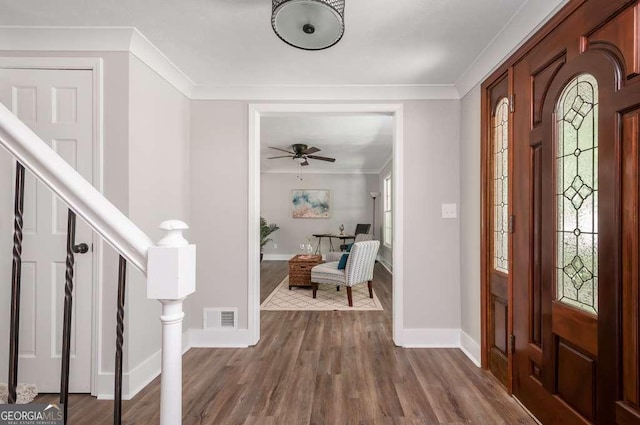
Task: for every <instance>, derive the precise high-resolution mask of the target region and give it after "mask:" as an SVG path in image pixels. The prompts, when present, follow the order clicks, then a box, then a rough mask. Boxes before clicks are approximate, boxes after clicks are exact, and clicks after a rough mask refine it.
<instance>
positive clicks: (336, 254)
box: [324, 233, 373, 263]
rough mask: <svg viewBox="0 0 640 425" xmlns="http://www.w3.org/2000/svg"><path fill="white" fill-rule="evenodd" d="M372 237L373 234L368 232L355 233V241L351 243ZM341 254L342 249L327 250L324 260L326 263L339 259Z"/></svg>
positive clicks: (342, 252)
mask: <svg viewBox="0 0 640 425" xmlns="http://www.w3.org/2000/svg"><path fill="white" fill-rule="evenodd" d="M372 239H373V235H370V234H369V233H360V234H357V235H356V239H355V241H353V243H356V242H364V241H370V240H372ZM342 254H345V252H344V251H331V252H327V253H326V254H325V257H324V261H326V262H327V263H330V262H331V261H340V258H341V257H342Z"/></svg>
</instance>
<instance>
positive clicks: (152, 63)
mask: <svg viewBox="0 0 640 425" xmlns="http://www.w3.org/2000/svg"><path fill="white" fill-rule="evenodd" d="M0 50H3V51H26V52H29V51H39V52H46V51H50V52H128V53H130V54H132V55H133V56H135V57H137V58H138V59H140V60H141V61H142V62H143V63H144V64H146V65H147V66H148V67H149V68H150V69H152V70H153V71H154V72H156V73H157V74H158V75H159V76H160V77H162V78H164V79H165V80H166V81H167V82H168V83H169V84H171V85H172V86H173V87H175V88H176V89H177V90H178V91H179V92H181V93H182V94H183V95H185V96H186V97H187V98H190V97H191V91H192V90H193V87H194V86H195V83H194V82H193V80H191V79H190V78H189V77H188V76H187V75H186V74H185V73H184V72H182V70H181V69H180V68H178V67H177V66H176V65H175V64H174V63H173V62H171V60H170V59H169V58H168V57H166V56H165V55H164V53H162V52H161V51H160V50H159V49H158V48H157V47H156V46H155V45H154V44H153V43H151V42H150V41H149V40H148V39H147V38H146V37H145V36H144V35H142V33H140V31H138V30H137V29H136V28H134V27H22V26H0Z"/></svg>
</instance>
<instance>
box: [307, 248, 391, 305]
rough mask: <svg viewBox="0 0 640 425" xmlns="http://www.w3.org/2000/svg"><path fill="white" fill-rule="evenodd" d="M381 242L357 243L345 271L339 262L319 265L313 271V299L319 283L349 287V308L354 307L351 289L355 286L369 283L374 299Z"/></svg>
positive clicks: (370, 292) (370, 295)
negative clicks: (376, 266)
mask: <svg viewBox="0 0 640 425" xmlns="http://www.w3.org/2000/svg"><path fill="white" fill-rule="evenodd" d="M379 247H380V241H364V242H356V243H354V244H353V247H352V248H351V253H350V254H349V258H348V259H347V265H346V267H345V268H344V269H343V270H340V269H338V263H339V261H332V262H329V263H324V264H319V265H317V266H315V267H313V268H312V269H311V286H312V287H313V298H315V297H316V294H317V292H318V284H319V283H327V284H330V285H336V286H337V287H338V288H340V286H346V287H347V299H348V301H349V307H353V297H352V295H351V294H352V292H351V288H352V287H353V286H354V285H358V284H360V283H365V282H367V284H368V286H369V297H370V298H373V288H372V280H373V267H374V266H375V263H376V256H377V255H378V248H379Z"/></svg>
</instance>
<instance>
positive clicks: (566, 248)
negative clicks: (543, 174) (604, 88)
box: [555, 74, 598, 314]
mask: <svg viewBox="0 0 640 425" xmlns="http://www.w3.org/2000/svg"><path fill="white" fill-rule="evenodd" d="M556 120H557V122H556V165H555V166H556V208H557V211H556V217H557V229H556V251H557V259H556V296H557V299H558V300H559V301H560V302H563V303H566V304H569V305H571V306H574V307H577V308H579V309H582V310H585V311H588V312H590V313H594V314H597V313H598V83H597V81H596V79H595V78H594V77H593V76H591V75H589V74H582V75H579V76H578V77H576V78H574V79H573V80H572V81H571V82H570V83H569V84H568V85H567V87H566V88H565V89H564V91H563V92H562V96H560V100H559V101H558V105H557V107H556Z"/></svg>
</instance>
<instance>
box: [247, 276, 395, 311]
mask: <svg viewBox="0 0 640 425" xmlns="http://www.w3.org/2000/svg"><path fill="white" fill-rule="evenodd" d="M260 309H261V310H271V311H276V310H278V311H283V310H285V311H290V310H308V311H327V310H328V311H332V310H344V311H364V310H382V304H380V300H379V299H378V296H377V295H376V288H375V285H374V286H373V298H369V289H368V288H367V285H366V284H360V285H356V286H354V287H353V307H349V304H348V302H347V290H346V288H345V287H341V288H340V291H336V287H335V285H326V284H320V285H318V293H317V294H316V298H315V299H314V298H313V291H312V290H311V288H304V287H296V286H294V287H293V288H291V290H289V276H287V277H285V278H284V279H283V280H282V282H280V284H279V285H278V286H277V287H276V289H274V290H273V292H272V293H271V295H269V296H268V297H267V299H266V300H264V302H263V303H262V305H261V306H260Z"/></svg>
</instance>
